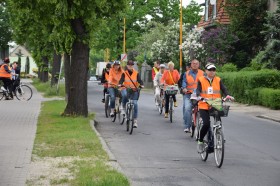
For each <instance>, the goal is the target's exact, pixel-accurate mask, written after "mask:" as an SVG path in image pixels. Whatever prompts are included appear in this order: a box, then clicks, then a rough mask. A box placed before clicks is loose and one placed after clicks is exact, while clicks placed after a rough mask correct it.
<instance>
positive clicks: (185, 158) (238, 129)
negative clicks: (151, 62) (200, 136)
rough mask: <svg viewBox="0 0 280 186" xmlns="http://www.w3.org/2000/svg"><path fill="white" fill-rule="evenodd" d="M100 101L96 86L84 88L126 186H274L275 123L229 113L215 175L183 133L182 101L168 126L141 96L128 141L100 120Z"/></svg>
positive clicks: (118, 128)
mask: <svg viewBox="0 0 280 186" xmlns="http://www.w3.org/2000/svg"><path fill="white" fill-rule="evenodd" d="M178 97H180V95H179V96H178ZM101 99H102V86H100V85H97V83H96V82H89V84H88V106H89V110H90V111H92V112H95V113H96V120H97V121H98V125H97V130H98V131H99V132H100V134H101V135H102V137H103V138H104V140H105V141H106V143H107V144H108V146H109V148H110V149H111V151H112V152H113V154H114V155H115V157H116V159H117V161H118V163H119V164H120V165H121V167H122V168H123V170H124V173H125V174H126V175H127V176H128V177H129V178H130V180H131V181H132V185H135V186H138V185H139V186H146V185H153V186H165V185H166V186H175V185H176V186H177V185H182V186H185V185H193V186H196V185H198V186H200V185H229V186H231V185H232V186H237V185H238V186H240V185H246V186H247V185H252V186H258V185H259V186H264V185H265V186H279V185H280V123H277V122H273V121H269V120H264V119H260V118H257V117H254V116H252V115H248V114H245V113H244V112H242V110H239V109H238V108H234V107H232V108H233V109H232V110H230V113H229V117H227V118H223V126H224V132H225V137H226V144H225V145H226V146H225V159H224V164H223V166H222V168H221V169H219V168H217V167H216V165H215V160H214V155H213V154H210V155H209V157H208V160H207V161H206V162H203V161H202V160H201V159H200V157H199V155H198V154H197V151H196V142H195V141H194V139H192V138H191V137H190V136H189V135H186V134H185V133H184V132H183V124H182V123H183V121H182V99H180V98H179V101H178V103H179V106H178V108H176V110H175V112H176V113H175V118H174V122H173V123H170V121H169V120H168V119H165V118H164V117H163V116H162V115H159V113H158V112H157V110H156V109H155V106H154V101H153V95H152V93H151V92H149V91H145V90H143V91H142V92H141V96H140V99H139V118H138V128H137V129H135V130H134V132H133V134H132V135H129V134H128V133H127V132H126V130H125V125H119V124H118V123H112V122H111V120H110V118H105V113H104V105H103V103H101Z"/></svg>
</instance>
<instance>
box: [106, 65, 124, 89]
mask: <svg viewBox="0 0 280 186" xmlns="http://www.w3.org/2000/svg"><path fill="white" fill-rule="evenodd" d="M122 74H123V70H122V69H121V70H120V71H115V69H114V68H111V69H110V72H109V78H108V86H109V87H116V86H118V84H119V81H120V79H121V77H122Z"/></svg>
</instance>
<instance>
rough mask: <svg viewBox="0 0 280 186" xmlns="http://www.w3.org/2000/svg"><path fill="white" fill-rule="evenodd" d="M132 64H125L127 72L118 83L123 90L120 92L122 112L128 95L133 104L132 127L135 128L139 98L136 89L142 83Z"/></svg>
mask: <svg viewBox="0 0 280 186" xmlns="http://www.w3.org/2000/svg"><path fill="white" fill-rule="evenodd" d="M133 65H134V62H133V61H132V60H129V61H128V62H127V70H125V72H124V73H123V75H122V77H121V80H120V82H119V84H120V86H124V87H125V89H123V90H122V91H121V93H122V106H123V111H124V110H125V107H126V103H127V102H128V94H130V95H129V96H130V97H131V99H132V100H133V104H134V124H133V127H134V128H137V127H138V125H137V117H138V104H137V102H138V98H139V91H138V88H139V87H140V86H141V87H142V88H143V87H144V86H143V81H142V80H141V77H140V74H139V73H138V72H137V71H136V70H135V69H133Z"/></svg>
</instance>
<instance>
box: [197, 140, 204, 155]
mask: <svg viewBox="0 0 280 186" xmlns="http://www.w3.org/2000/svg"><path fill="white" fill-rule="evenodd" d="M203 151H204V143H203V142H201V141H199V140H198V142H197V152H198V153H203Z"/></svg>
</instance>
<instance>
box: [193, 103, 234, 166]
mask: <svg viewBox="0 0 280 186" xmlns="http://www.w3.org/2000/svg"><path fill="white" fill-rule="evenodd" d="M224 101H225V100H224ZM224 101H223V104H222V109H217V107H215V106H214V105H215V104H216V103H217V102H220V100H205V102H206V103H208V104H209V105H210V106H211V109H210V110H209V112H210V116H212V117H213V118H214V122H213V125H211V127H210V129H209V131H208V133H207V134H206V136H205V138H204V150H203V152H202V153H200V157H201V159H202V160H203V161H206V160H207V158H208V154H209V153H211V152H212V151H214V157H215V163H216V165H217V167H218V168H220V167H221V166H222V165H223V161H224V153H225V139H224V132H223V125H222V120H221V117H227V116H228V112H229V107H230V106H229V105H226V104H225V102H224ZM202 125H203V121H202V119H201V118H199V121H198V125H197V139H198V138H199V135H200V134H199V131H200V129H201V127H202Z"/></svg>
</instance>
